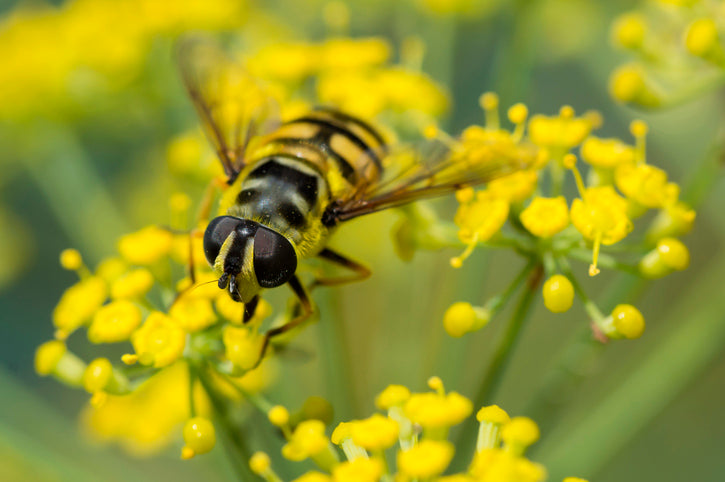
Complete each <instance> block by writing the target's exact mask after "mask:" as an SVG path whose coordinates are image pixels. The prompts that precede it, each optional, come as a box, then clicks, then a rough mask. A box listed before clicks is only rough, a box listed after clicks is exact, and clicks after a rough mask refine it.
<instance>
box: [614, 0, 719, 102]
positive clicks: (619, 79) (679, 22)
mask: <svg viewBox="0 0 725 482" xmlns="http://www.w3.org/2000/svg"><path fill="white" fill-rule="evenodd" d="M652 3H653V5H652V7H650V6H647V7H648V8H644V7H642V8H641V9H639V10H635V11H631V12H628V13H625V14H623V15H621V16H620V17H619V18H618V19H617V20H616V21H615V22H614V24H613V25H612V41H613V42H614V43H615V44H616V45H617V46H618V47H620V48H622V49H624V50H627V51H628V52H629V53H630V55H632V56H633V57H634V59H633V60H632V61H630V62H628V63H626V64H624V65H621V66H620V67H618V68H617V69H616V70H615V71H614V72H613V73H612V75H611V78H610V84H609V85H610V92H611V94H612V97H614V98H615V99H616V100H618V101H620V102H623V103H629V104H636V105H640V106H643V107H660V106H664V105H668V104H675V103H677V102H681V101H683V100H687V99H689V98H690V97H692V96H694V95H697V94H699V93H701V92H703V91H707V90H710V89H712V88H714V87H721V86H722V85H723V82H722V71H723V69H725V50H724V49H723V42H722V33H721V30H722V28H723V24H724V21H725V11H724V10H723V8H722V5H720V3H719V2H705V1H677V2H675V1H666V0H659V1H657V2H652ZM718 74H719V75H718ZM713 79H714V82H713Z"/></svg>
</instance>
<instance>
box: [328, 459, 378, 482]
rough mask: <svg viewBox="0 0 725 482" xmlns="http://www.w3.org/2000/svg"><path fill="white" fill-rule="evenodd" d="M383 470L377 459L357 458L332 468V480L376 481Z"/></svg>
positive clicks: (344, 481)
mask: <svg viewBox="0 0 725 482" xmlns="http://www.w3.org/2000/svg"><path fill="white" fill-rule="evenodd" d="M384 472H385V467H384V465H383V462H382V461H381V460H379V459H366V458H362V457H360V458H357V459H355V460H352V461H349V462H343V463H341V464H339V465H336V466H335V468H334V469H332V480H333V481H334V482H377V481H379V480H380V477H382V475H383V473H384Z"/></svg>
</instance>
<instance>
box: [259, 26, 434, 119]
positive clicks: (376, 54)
mask: <svg viewBox="0 0 725 482" xmlns="http://www.w3.org/2000/svg"><path fill="white" fill-rule="evenodd" d="M391 50H392V49H391V47H390V45H389V44H388V43H387V42H386V41H385V40H383V39H380V38H361V39H353V38H344V37H340V38H331V39H327V40H325V41H323V42H320V43H307V42H298V43H275V44H272V45H269V46H267V47H264V48H262V49H261V50H260V51H259V52H257V53H256V54H255V55H253V56H251V58H250V59H249V61H248V65H249V68H250V71H251V72H252V74H254V75H255V76H257V77H259V78H262V79H265V80H267V81H269V82H271V83H277V84H278V85H281V86H282V87H283V91H287V92H288V94H287V95H288V96H291V95H292V93H293V92H295V91H296V90H297V88H298V87H299V85H300V83H301V82H303V81H304V80H305V79H309V78H314V80H315V85H316V94H317V102H319V103H322V104H332V105H335V106H337V107H338V108H340V109H342V110H344V111H345V112H348V113H351V114H355V115H358V116H360V117H362V118H365V119H369V118H373V117H375V116H377V115H379V114H381V113H382V112H406V111H415V112H417V113H418V114H422V115H425V116H428V117H435V116H438V115H440V114H442V113H443V112H444V111H445V110H446V108H447V106H448V95H447V94H446V92H445V91H444V89H443V88H442V87H441V86H439V85H437V84H436V83H435V82H434V81H433V80H431V79H430V78H429V77H428V76H426V75H425V74H423V73H422V72H420V71H419V70H417V69H415V68H412V67H404V66H402V65H390V64H389V60H390V56H391ZM291 105H294V103H292V104H291ZM294 113H299V112H296V111H295V112H294Z"/></svg>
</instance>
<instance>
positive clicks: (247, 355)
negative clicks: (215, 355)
mask: <svg viewBox="0 0 725 482" xmlns="http://www.w3.org/2000/svg"><path fill="white" fill-rule="evenodd" d="M222 341H223V342H224V348H225V354H226V357H227V359H229V361H231V362H232V363H233V364H234V365H236V366H238V367H239V368H241V369H242V370H249V369H250V368H252V367H253V366H254V365H255V364H256V363H257V362H258V361H259V357H260V356H261V355H262V344H263V343H264V336H263V335H260V334H259V333H257V332H256V331H255V330H252V329H250V328H249V327H246V326H243V327H235V326H227V327H225V328H224V331H223V332H222Z"/></svg>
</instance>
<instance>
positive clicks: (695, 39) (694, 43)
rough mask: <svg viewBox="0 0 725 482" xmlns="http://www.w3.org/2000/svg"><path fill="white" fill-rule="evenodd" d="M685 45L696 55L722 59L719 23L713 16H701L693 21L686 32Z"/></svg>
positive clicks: (710, 58)
mask: <svg viewBox="0 0 725 482" xmlns="http://www.w3.org/2000/svg"><path fill="white" fill-rule="evenodd" d="M685 47H686V48H687V50H688V51H689V52H690V53H691V54H692V55H694V56H696V57H702V58H705V59H709V60H714V61H720V60H722V53H723V50H722V46H721V45H720V40H719V34H718V28H717V24H716V23H715V20H714V19H712V18H707V17H706V18H700V19H697V20H695V21H694V22H692V23H691V24H690V25H689V26H688V27H687V31H686V32H685Z"/></svg>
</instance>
